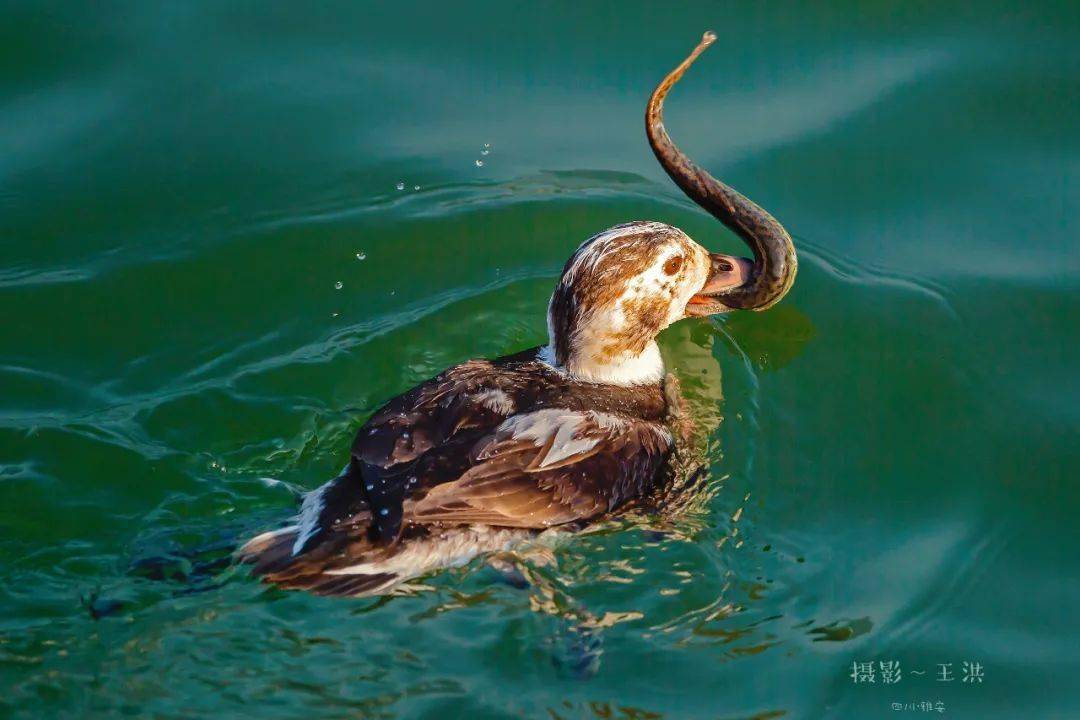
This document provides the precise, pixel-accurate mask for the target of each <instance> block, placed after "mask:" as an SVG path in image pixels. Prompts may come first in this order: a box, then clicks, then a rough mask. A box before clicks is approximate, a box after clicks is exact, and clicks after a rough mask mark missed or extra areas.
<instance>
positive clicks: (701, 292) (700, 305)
mask: <svg viewBox="0 0 1080 720" xmlns="http://www.w3.org/2000/svg"><path fill="white" fill-rule="evenodd" d="M715 39H716V36H715V35H714V34H713V33H711V32H710V33H706V34H705V36H704V38H702V41H701V43H700V44H698V46H697V47H696V48H695V49H694V51H693V52H692V53H691V54H690V56H689V57H687V58H686V60H684V61H683V62H682V63H681V64H680V65H679V66H678V67H677V68H675V69H674V70H673V71H672V72H671V73H669V74H668V76H667V77H665V78H664V80H663V81H661V83H660V84H659V85H658V86H657V88H656V90H654V91H653V94H652V97H651V98H650V100H649V104H648V107H647V109H646V112H645V130H646V134H647V135H648V138H649V144H650V146H651V147H652V149H653V152H654V153H655V154H656V157H657V159H658V160H659V161H660V164H661V165H662V166H663V168H664V170H666V171H667V173H668V175H670V176H671V178H672V179H673V180H674V181H675V183H676V184H677V185H678V186H679V187H680V188H681V189H682V190H683V192H685V193H686V194H687V195H688V196H689V197H690V198H691V199H692V200H693V201H694V202H696V203H697V204H698V205H700V206H701V207H703V208H704V209H705V210H707V211H708V212H709V213H710V214H712V215H713V216H714V217H716V218H717V219H718V220H720V221H721V222H723V223H724V224H725V225H726V226H727V227H728V228H730V229H731V230H733V231H734V232H735V233H736V234H737V235H738V236H739V237H740V238H742V240H743V241H744V242H745V243H746V244H747V245H748V246H749V248H750V250H751V251H752V252H753V255H754V257H753V259H748V258H738V257H733V256H731V255H720V254H717V253H710V252H709V251H708V250H706V249H705V248H704V247H702V246H701V245H699V244H698V243H696V242H694V241H693V240H691V239H690V237H688V236H687V235H686V233H684V232H683V231H681V230H679V229H678V228H674V227H672V226H670V225H665V224H664V223H659V222H632V223H627V224H625V225H617V226H615V227H613V228H610V229H608V230H605V231H604V232H602V233H599V234H598V235H594V236H593V237H591V238H589V239H588V240H586V241H585V242H584V243H583V244H582V245H581V246H580V247H579V248H578V249H577V251H575V252H574V254H573V255H572V256H571V257H570V259H569V260H568V261H567V263H566V266H565V267H564V268H563V272H562V276H561V277H560V278H559V282H558V284H557V285H556V286H555V292H554V293H553V294H552V296H551V302H550V304H549V305H548V335H549V344H548V346H547V359H548V361H549V362H551V363H552V364H553V365H556V366H558V367H560V368H563V369H564V370H566V371H567V372H569V373H571V374H572V375H574V376H576V377H579V378H581V379H585V380H592V381H596V382H612V383H620V384H634V383H646V382H656V381H659V380H660V379H662V377H663V373H664V366H663V362H662V360H661V359H660V351H659V349H658V348H657V346H656V342H655V338H656V335H657V333H659V332H660V331H661V330H663V329H664V328H666V327H667V326H668V325H670V324H672V323H673V322H676V321H677V320H681V319H682V318H685V317H695V316H703V315H714V314H718V313H724V312H728V311H731V310H764V309H766V308H769V307H772V306H773V305H775V304H776V303H777V302H779V301H780V299H781V298H782V297H783V296H784V295H785V294H786V293H787V291H788V290H789V289H790V288H791V285H792V283H793V282H794V281H795V272H796V269H797V261H796V256H795V247H794V245H793V244H792V242H791V237H790V236H789V235H788V234H787V232H786V231H785V230H784V228H783V227H782V226H781V225H780V223H778V222H777V221H776V220H775V219H774V218H773V217H772V216H771V215H769V213H767V212H766V211H765V210H763V209H762V208H760V207H758V206H757V205H755V204H754V203H753V202H751V201H750V200H748V199H747V198H745V197H743V196H742V195H740V194H739V193H738V192H736V191H735V190H733V189H732V188H730V187H728V186H727V185H725V184H723V183H722V182H720V181H718V180H716V179H715V178H713V177H712V176H711V175H709V173H707V172H705V171H704V170H702V169H701V168H699V167H698V166H696V165H695V164H694V163H693V162H691V161H690V159H689V158H687V157H686V155H684V154H683V153H682V152H681V151H680V150H679V149H678V148H677V147H675V144H674V143H673V142H672V140H671V138H670V137H669V136H668V134H667V130H665V129H664V122H663V106H664V97H665V96H666V95H667V93H668V90H670V89H671V87H672V86H673V85H674V84H675V83H676V82H677V81H678V80H679V78H681V77H682V75H683V73H684V72H686V69H687V68H688V67H690V64H691V63H692V62H693V61H694V60H696V59H697V57H698V55H700V54H701V52H702V51H703V50H705V48H707V47H708V46H709V45H711V44H712V42H713V41H714V40H715Z"/></svg>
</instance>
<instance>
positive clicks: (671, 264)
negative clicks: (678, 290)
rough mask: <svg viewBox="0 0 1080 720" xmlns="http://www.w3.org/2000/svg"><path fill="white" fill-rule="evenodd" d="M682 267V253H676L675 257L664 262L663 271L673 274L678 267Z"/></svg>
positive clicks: (677, 270)
mask: <svg viewBox="0 0 1080 720" xmlns="http://www.w3.org/2000/svg"><path fill="white" fill-rule="evenodd" d="M681 267H682V255H676V256H675V257H673V258H671V259H670V260H668V261H667V262H666V263H664V272H665V273H667V274H668V275H674V274H675V273H677V272H679V268H681Z"/></svg>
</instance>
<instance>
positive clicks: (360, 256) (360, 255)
mask: <svg viewBox="0 0 1080 720" xmlns="http://www.w3.org/2000/svg"><path fill="white" fill-rule="evenodd" d="M356 259H357V260H367V253H362V252H358V253H356Z"/></svg>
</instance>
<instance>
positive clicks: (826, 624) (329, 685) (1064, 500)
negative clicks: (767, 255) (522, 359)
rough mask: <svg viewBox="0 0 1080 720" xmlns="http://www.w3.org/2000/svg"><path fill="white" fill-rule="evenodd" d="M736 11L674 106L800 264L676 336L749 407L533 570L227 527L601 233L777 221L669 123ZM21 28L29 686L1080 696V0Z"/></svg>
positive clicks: (82, 20) (555, 713) (23, 644)
mask: <svg viewBox="0 0 1080 720" xmlns="http://www.w3.org/2000/svg"><path fill="white" fill-rule="evenodd" d="M708 27H715V28H716V29H717V30H718V31H720V41H719V42H718V43H717V44H716V45H715V46H714V47H713V49H712V50H710V51H709V53H708V54H707V55H706V56H705V57H704V58H703V59H702V60H701V61H700V62H699V63H698V64H697V65H696V66H695V67H694V69H693V70H692V71H691V73H690V74H689V75H688V76H687V78H686V80H685V81H684V82H683V83H682V84H681V85H680V86H679V87H678V88H677V89H676V91H675V92H674V93H673V95H672V97H671V100H670V102H669V111H668V121H669V127H670V128H671V131H672V134H673V136H674V137H675V138H676V139H677V140H678V141H679V142H680V143H681V144H683V145H684V147H685V148H686V149H687V151H688V152H689V153H690V154H691V155H692V156H694V157H695V158H696V159H698V160H699V161H700V162H701V163H702V164H704V165H705V166H706V167H708V168H710V169H712V170H713V171H714V172H715V173H716V174H717V175H718V176H720V177H722V178H724V179H725V180H727V181H728V182H730V183H731V184H733V185H734V186H735V187H738V188H740V189H742V190H744V191H745V192H746V193H747V194H749V195H750V196H751V197H753V198H755V199H756V200H758V201H759V202H761V203H762V204H763V205H765V206H766V207H768V208H769V209H770V210H772V211H773V212H774V213H775V214H776V215H777V217H779V218H780V219H781V220H782V221H783V222H784V223H785V224H786V225H787V226H788V227H789V229H790V230H791V232H792V233H793V235H794V236H795V237H796V240H797V243H798V246H799V249H800V261H801V269H800V273H799V279H798V282H797V283H796V285H795V288H794V290H793V292H792V294H791V295H790V296H789V298H788V299H787V300H786V301H785V302H784V303H783V304H782V305H780V306H778V307H776V308H775V309H773V310H772V311H770V312H768V313H763V314H744V315H737V316H732V317H730V318H727V319H724V320H722V321H720V322H713V323H710V322H706V321H693V322H686V323H683V324H682V325H680V326H678V327H676V328H672V329H671V330H670V331H669V332H667V333H666V334H665V335H664V336H663V337H662V345H663V350H664V352H665V354H666V355H667V357H668V360H669V364H670V365H671V366H672V367H673V368H674V369H676V370H677V371H678V373H679V374H680V375H681V376H682V378H683V381H684V387H685V388H686V390H687V393H688V394H689V395H690V397H691V399H692V400H693V401H694V403H695V406H696V407H697V410H698V413H699V415H701V416H702V417H703V418H704V421H705V422H708V423H711V424H712V426H713V427H714V428H715V429H714V431H713V432H712V434H711V437H710V448H709V458H710V461H711V474H710V476H709V478H708V480H707V481H706V482H705V485H704V486H703V488H702V491H701V493H700V495H699V496H698V497H697V499H696V502H695V503H694V504H693V506H692V507H689V508H687V509H685V511H684V512H683V513H682V514H681V515H680V516H679V517H678V518H676V519H674V520H664V519H660V518H637V519H635V520H631V521H627V522H625V523H622V524H621V525H619V526H617V527H606V528H604V529H603V530H602V531H600V532H597V533H595V534H591V535H588V536H585V537H581V538H578V539H576V540H574V541H572V542H569V543H565V544H563V545H560V546H557V547H555V548H553V549H550V550H548V551H546V552H543V553H538V554H537V555H535V556H532V557H529V558H526V559H525V561H524V562H525V564H524V571H525V573H526V575H527V576H528V577H529V579H530V580H531V584H530V586H529V587H528V588H525V589H522V588H516V587H514V586H512V585H510V584H507V583H503V582H499V581H498V577H497V576H496V574H495V573H494V572H493V571H492V570H490V569H488V568H485V567H483V566H481V565H479V564H476V565H472V566H469V567H467V568H463V569H460V570H454V571H451V572H447V573H444V574H441V575H438V576H435V577H432V578H429V579H427V580H426V581H425V582H424V583H423V585H422V587H420V588H418V589H417V590H416V591H415V593H414V594H412V595H410V596H403V597H394V598H390V599H366V600H332V599H322V598H316V597H310V596H307V595H304V594H289V593H283V592H280V591H275V590H272V589H267V588H265V587H263V586H261V585H259V584H257V583H255V582H252V581H251V580H250V579H248V578H247V577H246V575H245V573H244V572H243V570H237V569H235V568H232V567H231V566H230V565H229V563H228V554H229V551H230V549H231V548H232V547H233V545H234V543H235V541H236V540H237V538H243V537H246V536H248V535H249V534H250V533H253V532H255V531H258V530H261V529H265V528H267V527H271V526H273V525H274V524H275V523H278V522H280V521H281V520H283V519H284V518H285V517H286V516H287V515H288V514H289V513H290V512H291V511H292V508H293V507H294V496H295V492H296V491H297V490H300V489H307V488H311V487H314V486H316V485H317V484H319V483H320V482H321V481H323V480H324V479H326V478H328V477H331V476H332V475H333V474H334V473H336V472H337V470H338V469H339V468H340V466H341V465H342V463H343V462H344V459H345V457H346V454H347V450H348V446H349V443H350V440H351V434H352V433H353V432H354V431H355V429H356V427H357V426H358V425H359V423H361V422H362V421H363V419H364V418H365V417H366V416H367V414H368V413H370V412H371V411H372V410H373V409H374V408H375V407H376V406H378V404H379V403H381V402H382V401H383V400H385V399H386V398H387V397H389V396H391V395H393V394H396V393H398V392H400V391H402V390H404V389H407V388H408V387H410V386H411V385H413V384H414V383H416V382H417V381H419V380H421V379H423V378H426V377H428V376H430V375H432V374H434V373H435V372H438V371H439V370H441V369H442V368H444V367H446V366H447V365H450V364H452V363H455V362H459V361H462V360H465V359H467V358H471V357H478V356H494V355H498V354H501V353H507V352H510V351H513V350H516V349H519V348H522V347H526V346H529V345H533V344H536V343H539V342H541V341H542V339H543V337H544V319H543V308H544V303H545V302H546V299H547V296H548V293H549V291H550V288H551V285H552V281H553V278H554V276H555V275H556V273H557V271H558V269H559V268H560V267H561V265H562V263H563V261H564V260H565V258H566V257H567V255H568V254H569V252H570V251H571V249H572V248H573V247H575V246H576V245H577V244H578V243H579V242H580V241H581V240H583V239H584V238H586V237H587V236H589V235H590V234H592V233H594V232H596V231H598V230H601V229H603V228H605V227H607V226H609V225H612V224H615V223H618V222H624V221H627V220H631V219H637V218H649V219H657V220H663V221H666V222H670V223H673V224H676V225H678V226H680V227H682V228H684V229H685V230H686V231H687V232H689V233H690V234H691V235H692V236H693V237H695V238H697V239H698V240H699V241H701V242H703V243H704V244H706V245H707V246H709V247H711V248H713V249H715V250H719V251H727V252H734V251H738V250H739V245H738V243H737V242H736V241H735V239H734V238H733V236H732V235H731V234H730V233H727V232H726V231H722V230H721V229H720V228H719V227H718V226H717V223H715V222H714V221H712V220H710V219H709V218H708V217H706V216H704V215H703V214H702V213H701V212H700V211H698V210H697V209H695V207H694V206H692V205H691V204H690V203H689V202H688V201H687V200H685V199H684V198H682V197H681V196H680V195H679V194H678V192H677V191H676V190H675V189H674V187H673V186H672V185H671V184H670V182H669V181H668V180H667V179H666V178H665V177H664V176H663V174H662V172H661V171H660V169H659V168H658V167H657V166H656V164H655V162H654V160H653V159H652V157H651V154H650V152H649V151H648V149H647V146H646V144H645V140H644V133H643V131H642V127H641V126H642V114H643V109H644V102H645V98H646V96H647V94H648V92H649V91H650V90H651V88H652V86H653V84H654V83H655V82H656V81H657V80H658V79H659V78H660V77H661V76H662V75H663V73H664V72H666V71H667V70H668V69H669V68H670V67H671V65H672V64H673V63H674V62H675V61H677V60H678V59H679V58H681V57H682V56H683V54H684V53H685V52H686V51H687V50H688V49H689V48H690V47H691V46H692V45H693V43H694V42H695V41H696V40H697V39H698V38H699V37H700V33H701V32H702V31H703V30H704V29H706V28H708ZM0 34H2V36H3V40H4V42H3V43H0V48H2V49H0V78H2V79H0V98H2V100H0V237H2V238H3V242H2V243H0V308H2V317H3V331H2V333H0V387H2V389H3V391H2V393H0V398H2V399H0V463H2V464H0V528H2V533H0V572H2V576H0V689H2V692H0V715H3V716H5V717H12V718H45V717H49V718H62V717H71V718H75V717H78V718H96V717H103V718H104V717H117V716H120V715H136V716H139V717H157V718H189V717H215V718H249V717H255V716H258V717H260V718H295V717H298V716H303V717H309V718H324V717H325V718H342V717H421V716H423V717H456V716H461V717H470V718H502V717H537V718H539V717H549V718H580V717H585V718H593V717H601V718H607V717H614V718H654V717H664V718H724V719H734V718H751V717H753V718H773V717H784V718H819V717H830V718H859V719H861V718H876V717H882V718H891V717H904V716H909V715H919V714H925V713H922V712H921V711H918V710H906V709H900V710H894V709H893V703H900V704H904V703H918V702H921V701H930V702H935V703H936V702H941V703H943V704H944V706H945V708H946V711H945V714H944V715H945V716H946V717H957V718H1015V717H1032V718H1072V717H1077V716H1080V698H1078V697H1077V693H1076V691H1075V686H1076V685H1075V676H1076V673H1077V672H1078V671H1080V662H1078V660H1080V653H1078V651H1077V647H1078V643H1077V636H1078V632H1080V616H1078V614H1077V611H1076V607H1077V597H1078V591H1080V586H1078V582H1080V581H1078V579H1077V578H1078V573H1077V570H1078V569H1080V562H1078V560H1077V557H1078V556H1077V553H1076V541H1077V535H1076V530H1075V524H1076V515H1077V510H1078V499H1080V491H1078V490H1077V486H1076V483H1075V469H1074V468H1075V467H1076V463H1077V460H1078V458H1077V452H1076V447H1077V442H1076V440H1077V420H1078V413H1077V408H1078V407H1080V403H1078V399H1080V398H1078V391H1077V385H1076V383H1075V361H1074V359H1075V357H1076V356H1077V352H1078V350H1080V348H1078V342H1077V339H1078V335H1080V334H1078V333H1077V328H1076V317H1077V312H1078V310H1080V308H1078V300H1077V298H1078V295H1077V280H1076V278H1077V270H1078V269H1080V268H1078V265H1080V262H1078V257H1080V254H1078V253H1077V243H1076V236H1077V225H1076V220H1075V218H1076V211H1077V201H1078V189H1077V188H1078V186H1077V182H1076V180H1077V169H1078V161H1080V143H1078V137H1080V136H1078V135H1077V133H1076V128H1077V127H1078V126H1080V102H1078V90H1080V52H1078V50H1077V48H1078V47H1080V42H1078V40H1080V17H1078V11H1077V6H1076V5H1075V3H1064V2H1062V3H1056V4H1047V3H1015V4H1009V3H980V4H974V5H972V6H971V7H969V8H967V9H964V10H958V9H956V8H950V7H949V6H948V4H945V5H942V4H937V3H890V4H875V5H873V6H872V7H868V6H866V5H865V4H864V3H838V4H835V5H832V6H830V7H828V8H818V7H815V8H810V9H803V10H798V9H795V8H792V7H787V6H783V7H782V6H773V5H768V6H765V5H758V4H756V3H749V4H744V5H738V6H725V7H723V8H720V7H717V8H715V9H711V10H709V9H691V8H687V7H681V6H679V7H671V6H668V5H664V6H659V5H657V6H654V5H653V4H651V3H620V4H619V5H618V6H617V7H616V6H610V7H607V8H603V7H591V6H588V5H583V4H565V5H557V6H550V5H547V6H543V7H539V6H537V7H533V6H522V7H511V6H510V5H504V4H497V3H490V4H484V5H468V6H461V5H455V6H454V7H452V8H451V7H439V6H434V5H431V6H416V7H409V6H404V5H401V6H396V7H394V8H392V9H391V8H390V7H387V6H383V5H381V4H379V5H371V6H360V5H357V4H354V3H341V4H340V5H339V6H337V7H329V6H320V8H318V9H309V8H306V7H301V6H300V5H285V4H281V5H274V6H267V5H265V4H258V5H252V4H247V5H223V4H218V3H188V4H181V5H168V6H162V7H153V6H152V5H148V4H144V3H126V4H125V3H117V4H111V5H109V6H108V7H105V8H102V7H99V6H98V4H78V5H75V4H71V3H66V4H45V3H19V4H17V5H10V4H9V5H8V6H6V7H5V8H4V9H3V10H2V11H0ZM489 145H490V148H489V147H488V146H489ZM484 150H490V152H488V153H487V154H485V153H484V152H483V151H484ZM480 157H483V165H482V166H480V165H481V163H480V162H479V158H480ZM417 186H419V189H417ZM358 253H359V254H360V255H364V256H365V257H364V260H363V262H357V258H358V257H360V255H358ZM335 283H340V289H335ZM870 661H873V662H875V663H877V662H891V661H898V662H899V663H900V664H901V669H902V673H903V674H902V679H901V682H900V683H898V684H892V685H883V684H882V682H881V680H882V678H881V677H880V669H879V671H878V676H877V678H876V680H877V681H876V682H875V683H874V684H869V683H860V684H856V683H855V682H854V680H853V679H852V678H851V677H850V674H851V672H852V663H855V662H870ZM965 661H968V662H977V663H979V664H980V665H981V666H982V668H983V669H984V678H985V679H984V682H983V683H981V684H973V683H963V682H962V680H961V678H962V663H963V662H965ZM948 663H952V665H951V666H950V669H951V671H952V673H953V674H954V677H955V678H956V679H955V680H954V681H953V682H951V683H947V682H938V681H937V680H936V679H935V676H936V675H937V674H938V672H939V664H948ZM920 671H921V672H924V673H926V674H925V675H923V676H919V675H917V674H916V673H917V672H920Z"/></svg>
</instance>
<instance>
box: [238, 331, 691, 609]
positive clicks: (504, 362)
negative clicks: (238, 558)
mask: <svg viewBox="0 0 1080 720" xmlns="http://www.w3.org/2000/svg"><path fill="white" fill-rule="evenodd" d="M538 353H539V348H535V349H532V350H528V351H525V352H522V353H518V354H516V355H511V356H508V357H505V358H500V359H497V360H491V361H488V360H474V361H469V362H466V363H463V364H461V365H457V366H455V367H452V368H450V369H448V370H446V371H444V372H443V373H441V374H439V375H438V376H436V377H434V378H432V379H431V380H428V381H427V382H424V383H422V384H420V385H418V386H417V387H415V388H413V389H412V390H410V391H409V392H407V393H405V394H403V395H399V396H398V397H395V398H393V399H392V400H390V401H389V402H388V403H386V405H384V406H383V407H382V408H381V409H380V410H379V411H378V412H376V413H375V414H374V415H373V416H372V417H371V419H369V420H368V421H367V422H366V423H365V424H364V425H363V427H361V428H360V430H359V431H358V432H357V435H356V440H355V441H354V443H353V447H352V457H351V459H350V463H349V466H348V468H347V469H346V470H345V472H343V473H342V474H341V475H340V476H339V477H337V478H335V479H333V480H331V481H330V482H329V483H327V484H326V485H324V486H323V487H322V488H319V489H318V490H316V491H314V492H313V493H311V494H310V495H309V496H308V498H307V499H306V500H305V505H304V508H303V510H302V512H301V517H300V522H299V524H298V525H297V526H295V527H293V528H290V529H287V530H285V531H278V532H277V533H270V534H267V535H264V536H260V537H259V538H255V540H253V541H252V542H251V543H249V545H248V546H247V547H246V548H245V549H244V550H243V551H242V554H243V556H244V557H246V558H247V559H248V560H250V561H253V562H254V563H255V571H256V573H257V574H260V575H263V576H264V577H265V578H266V579H267V580H269V581H271V582H275V583H278V584H280V585H283V586H286V587H303V588H308V589H312V590H315V591H318V592H324V593H331V594H342V593H344V594H356V593H360V592H366V591H370V590H371V589H373V588H379V589H381V588H382V587H384V586H386V585H388V584H393V583H394V582H396V581H398V580H399V579H404V578H403V575H408V574H409V573H407V572H406V573H402V572H401V571H400V569H399V571H398V572H394V573H389V574H387V573H383V572H377V571H376V570H377V569H378V568H381V567H385V561H386V560H387V559H389V558H390V557H392V556H394V555H398V554H401V553H402V551H403V549H404V548H406V547H408V546H409V545H410V544H414V545H416V544H419V543H431V542H442V543H444V544H445V543H447V537H446V535H447V533H448V532H452V531H453V529H455V528H464V527H467V526H475V525H483V526H489V527H491V528H493V529H499V528H514V529H518V530H530V531H535V530H542V529H545V528H550V527H554V526H558V525H566V524H569V523H575V522H580V521H585V520H591V519H594V518H597V517H600V516H602V515H605V514H607V513H610V512H612V511H615V510H617V509H618V508H619V507H621V506H622V505H623V504H625V503H626V502H627V501H629V500H632V499H635V498H637V497H640V496H641V495H642V494H643V493H645V492H647V491H648V490H650V489H651V488H652V486H653V484H654V481H655V480H656V478H657V476H658V474H659V471H660V468H661V466H662V465H663V462H664V460H665V458H666V457H667V455H668V453H669V452H670V450H671V447H672V437H671V434H670V432H669V431H668V429H667V428H666V427H665V426H664V424H663V418H664V414H665V408H666V402H665V398H664V393H663V389H662V387H661V385H660V384H659V383H657V384H648V385H635V386H629V387H620V386H611V385H599V384H595V383H589V382H582V381H579V380H575V379H574V378H572V377H570V376H568V375H566V374H564V373H562V372H560V371H558V370H556V369H554V368H552V367H551V366H549V365H547V364H546V363H545V362H543V361H542V360H540V359H539V358H538ZM474 532H475V531H474ZM519 534H520V533H519ZM455 540H456V538H455ZM482 540H483V539H482V538H481V539H478V542H477V550H478V551H479V550H483V549H489V548H484V547H480V545H483V542H482ZM465 550H468V548H465ZM432 551H433V552H437V551H435V550H432ZM379 563H382V564H379ZM348 568H357V571H356V572H345V573H343V574H338V573H342V572H343V571H344V570H347V569H348ZM417 569H418V570H423V569H424V568H422V567H420V568H417ZM365 571H366V572H365Z"/></svg>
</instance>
